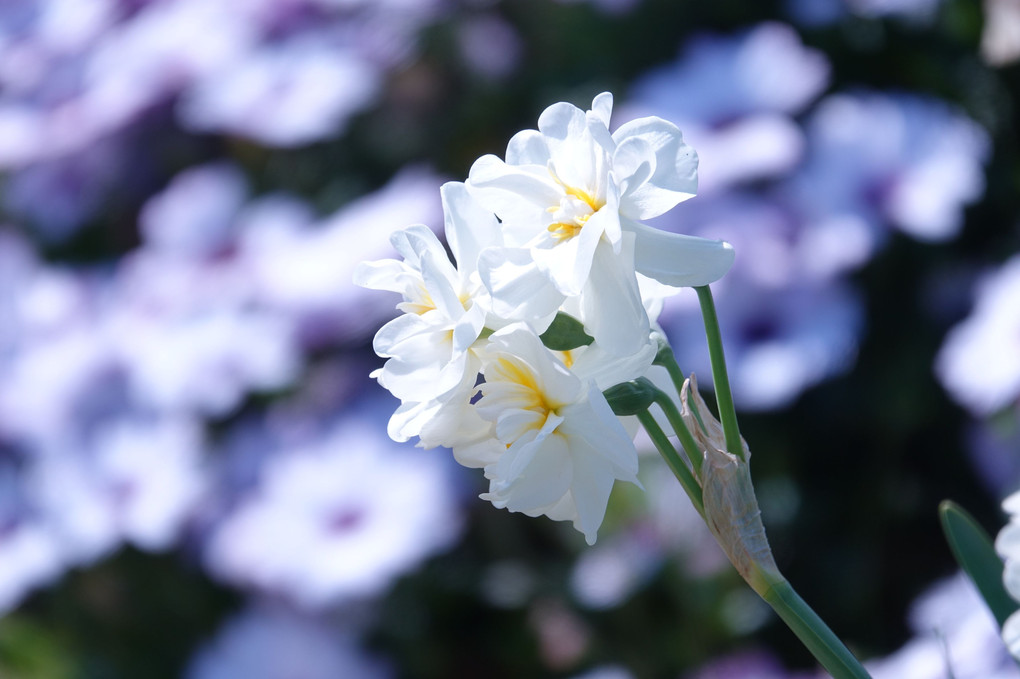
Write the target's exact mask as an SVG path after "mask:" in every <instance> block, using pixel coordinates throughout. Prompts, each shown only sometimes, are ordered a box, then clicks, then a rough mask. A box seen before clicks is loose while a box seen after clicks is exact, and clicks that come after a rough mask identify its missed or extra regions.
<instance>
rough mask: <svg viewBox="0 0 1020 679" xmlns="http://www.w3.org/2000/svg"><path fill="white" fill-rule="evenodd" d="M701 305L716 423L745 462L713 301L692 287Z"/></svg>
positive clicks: (704, 290) (703, 289)
mask: <svg viewBox="0 0 1020 679" xmlns="http://www.w3.org/2000/svg"><path fill="white" fill-rule="evenodd" d="M694 290H695V291H697V293H698V302H700V304H701V316H702V318H704V321H705V336H706V337H707V339H708V355H709V357H710V358H711V359H712V386H713V387H714V388H715V402H716V404H717V405H718V406H719V421H720V422H721V423H722V428H723V433H724V435H725V437H726V450H727V451H729V452H730V453H732V454H733V455H736V456H737V457H739V458H740V459H741V460H743V459H744V447H743V445H741V443H740V427H738V426H737V410H736V408H734V407H733V393H732V392H731V391H730V378H729V375H728V374H727V373H726V356H725V355H724V354H723V343H722V334H721V333H720V332H719V317H718V316H717V315H716V313H715V301H714V300H713V299H712V291H711V290H710V289H709V287H708V286H707V285H702V286H700V287H697V288H694Z"/></svg>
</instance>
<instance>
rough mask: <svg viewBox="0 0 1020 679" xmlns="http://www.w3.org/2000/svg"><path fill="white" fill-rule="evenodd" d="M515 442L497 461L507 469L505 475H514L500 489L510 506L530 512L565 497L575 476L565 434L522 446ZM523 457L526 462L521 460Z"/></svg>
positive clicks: (501, 466)
mask: <svg viewBox="0 0 1020 679" xmlns="http://www.w3.org/2000/svg"><path fill="white" fill-rule="evenodd" d="M516 445H517V444H515V446H516ZM515 446H511V447H510V449H509V450H508V451H507V452H506V454H505V455H504V457H503V459H502V460H500V462H499V463H498V464H497V465H496V466H497V468H498V469H499V470H500V471H503V470H505V471H506V473H507V476H506V477H503V478H509V479H512V481H511V482H510V484H509V485H508V486H506V488H505V490H503V491H501V493H500V494H501V495H503V499H505V500H506V507H507V509H509V510H510V511H512V512H529V513H530V512H534V511H535V510H538V509H541V508H543V507H545V506H546V505H551V504H553V503H555V502H557V501H558V500H559V499H560V498H562V497H563V495H564V494H566V492H567V490H568V489H569V487H570V483H571V479H572V476H573V470H572V464H571V462H572V460H571V456H570V452H569V450H568V447H567V443H566V441H565V440H564V439H563V437H561V436H544V437H538V438H536V439H535V440H533V441H530V442H528V443H525V444H523V445H521V446H520V448H519V449H516V448H515ZM523 460H526V464H520V463H521V462H522V461H523ZM486 472H487V473H488V472H489V470H488V469H486ZM501 476H502V475H501Z"/></svg>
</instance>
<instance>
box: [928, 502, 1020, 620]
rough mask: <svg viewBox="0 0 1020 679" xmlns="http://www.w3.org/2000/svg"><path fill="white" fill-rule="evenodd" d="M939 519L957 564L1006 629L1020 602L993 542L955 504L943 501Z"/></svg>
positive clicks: (972, 518)
mask: <svg viewBox="0 0 1020 679" xmlns="http://www.w3.org/2000/svg"><path fill="white" fill-rule="evenodd" d="M939 518H940V519H941V520H942V530H943V532H944V533H945V534H946V541H947V542H949V547H950V549H952V550H953V556H955V557H956V561H957V563H959V564H960V567H961V568H962V569H963V570H964V571H966V573H967V575H968V576H969V577H970V579H971V580H972V581H973V582H974V585H975V586H977V588H978V591H979V592H981V596H982V597H984V600H985V603H987V604H988V608H990V609H991V611H992V614H993V615H994V616H995V619H996V620H998V621H999V627H1002V625H1003V623H1004V622H1006V618H1008V617H1009V616H1010V615H1011V614H1012V613H1013V612H1014V611H1016V610H1017V602H1016V601H1014V600H1013V598H1012V597H1011V596H1010V595H1009V593H1008V592H1007V591H1006V588H1005V586H1003V584H1002V571H1003V569H1004V567H1005V566H1004V564H1003V563H1002V559H1000V558H999V555H998V554H996V553H995V546H994V545H993V544H992V539H991V538H990V537H988V533H986V532H985V530H984V529H983V528H982V527H981V526H980V525H978V522H977V521H975V520H974V517H972V516H971V515H970V514H968V513H967V512H966V510H964V509H963V508H962V507H960V506H959V505H958V504H956V503H955V502H951V501H949V500H943V501H942V503H941V504H940V505H939Z"/></svg>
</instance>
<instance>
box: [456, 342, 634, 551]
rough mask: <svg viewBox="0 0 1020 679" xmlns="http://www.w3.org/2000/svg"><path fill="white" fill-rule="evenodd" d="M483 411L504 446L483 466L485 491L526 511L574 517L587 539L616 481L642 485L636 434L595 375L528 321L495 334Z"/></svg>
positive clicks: (487, 353)
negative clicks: (578, 369) (561, 353)
mask: <svg viewBox="0 0 1020 679" xmlns="http://www.w3.org/2000/svg"><path fill="white" fill-rule="evenodd" d="M480 353H481V355H482V370H483V373H484V375H485V381H484V383H482V384H481V385H480V386H479V389H480V391H481V393H482V397H481V399H479V400H478V402H477V403H476V404H475V408H477V410H478V413H479V414H480V415H481V417H482V418H483V419H485V420H488V421H490V422H492V423H493V424H494V425H495V432H494V433H495V437H496V439H497V440H498V441H499V442H500V443H501V444H502V446H503V447H505V451H504V452H503V453H502V454H501V455H499V458H498V460H496V461H495V462H492V463H490V464H487V465H486V466H485V476H486V478H488V479H489V492H488V493H484V494H483V495H482V496H481V497H482V498H483V499H486V500H489V501H491V502H492V503H493V505H495V506H496V507H499V508H506V509H509V510H510V511H512V512H523V513H525V514H527V515H528V516H539V515H543V514H544V515H546V516H548V517H549V518H551V519H554V520H557V521H564V520H570V521H573V523H574V527H575V528H577V529H578V530H579V531H581V532H582V533H584V536H585V540H586V541H587V542H588V544H593V543H594V542H595V538H596V534H597V532H598V529H599V526H600V525H601V524H602V519H603V518H604V516H605V512H606V505H607V503H608V501H609V494H610V491H611V490H612V487H613V483H614V482H615V481H616V480H617V479H620V480H623V481H629V482H631V483H634V484H637V485H640V482H639V481H638V479H637V476H636V474H637V469H638V459H637V451H636V450H635V448H634V444H633V441H632V440H631V437H630V436H629V435H628V434H627V432H626V430H625V429H624V428H623V426H622V425H621V424H620V421H619V420H618V419H617V418H616V416H615V415H614V414H613V411H612V410H611V409H610V407H609V404H608V403H606V400H605V397H604V396H603V395H602V392H601V391H600V390H599V387H598V385H597V384H596V383H595V381H594V380H587V381H582V380H581V379H580V378H579V377H578V376H577V375H576V374H574V373H573V372H571V371H570V370H569V369H568V368H567V366H566V365H565V364H564V363H563V362H561V361H560V360H558V359H557V358H556V357H555V356H554V355H553V353H552V352H550V351H549V350H548V349H547V348H546V347H545V346H543V344H542V342H541V340H540V339H539V338H538V336H537V335H535V334H534V332H533V331H532V330H531V329H530V328H528V327H527V326H525V325H523V324H515V325H512V326H508V327H506V328H504V329H502V330H500V331H498V332H496V333H494V334H493V335H492V336H491V337H490V338H489V343H488V344H487V345H486V347H485V348H484V349H483V350H482V351H481V352H480Z"/></svg>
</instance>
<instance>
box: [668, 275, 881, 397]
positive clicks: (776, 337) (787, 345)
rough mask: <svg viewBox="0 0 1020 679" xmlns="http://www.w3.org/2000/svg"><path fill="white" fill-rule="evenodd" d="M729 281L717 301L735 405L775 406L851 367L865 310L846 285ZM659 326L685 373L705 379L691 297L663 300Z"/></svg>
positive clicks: (703, 349) (699, 328)
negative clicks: (774, 285)
mask: <svg viewBox="0 0 1020 679" xmlns="http://www.w3.org/2000/svg"><path fill="white" fill-rule="evenodd" d="M728 278H729V281H728V284H727V286H726V288H725V289H720V290H719V294H718V296H717V303H718V310H719V323H720V325H721V327H722V333H723V344H724V346H725V347H726V358H727V363H728V367H729V376H730V382H731V386H732V388H733V396H734V399H735V400H736V403H737V405H738V407H741V408H744V409H748V410H763V409H771V408H781V407H783V406H785V405H787V404H789V403H790V402H791V401H793V399H795V398H796V397H797V396H798V395H800V393H801V392H803V391H804V390H805V389H807V388H809V387H811V386H813V385H815V384H817V383H819V382H821V381H822V380H824V379H826V378H829V377H832V376H834V375H838V374H840V373H841V372H843V371H844V370H846V369H847V368H849V367H850V366H851V365H853V362H854V359H855V357H856V353H857V342H858V336H859V335H860V332H861V326H862V323H863V313H862V309H861V303H860V300H859V299H858V296H857V295H856V294H855V293H854V291H853V290H852V289H851V288H850V287H849V286H847V285H845V284H842V283H838V282H832V283H828V284H807V285H791V286H786V287H782V288H775V289H764V288H762V287H760V286H758V285H753V284H749V283H748V282H747V281H746V280H740V279H739V278H738V277H736V276H733V277H728ZM659 322H660V323H661V324H662V326H663V328H665V329H666V333H667V335H668V336H669V338H670V341H671V343H672V344H673V347H674V350H675V351H676V354H677V357H678V358H679V360H680V362H681V365H682V366H683V367H684V368H685V370H687V371H688V372H694V373H696V374H699V375H710V374H711V366H710V362H709V358H708V349H707V347H706V345H705V338H704V336H703V329H702V324H701V318H700V312H699V311H698V310H697V305H696V303H695V302H694V300H693V299H692V298H691V297H688V296H685V295H684V296H679V297H677V298H674V299H673V300H668V301H667V303H666V307H665V310H664V311H663V314H662V317H661V318H660V320H659Z"/></svg>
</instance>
